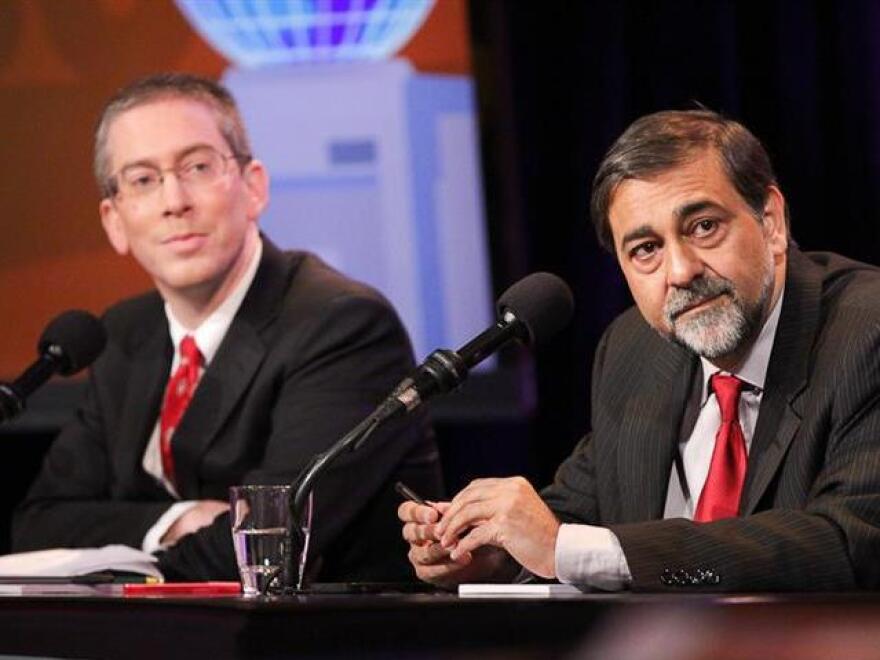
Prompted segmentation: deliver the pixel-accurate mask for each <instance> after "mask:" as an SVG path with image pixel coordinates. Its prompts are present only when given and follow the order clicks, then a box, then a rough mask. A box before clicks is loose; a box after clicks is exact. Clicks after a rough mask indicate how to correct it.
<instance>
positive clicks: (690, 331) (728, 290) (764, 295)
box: [663, 262, 773, 360]
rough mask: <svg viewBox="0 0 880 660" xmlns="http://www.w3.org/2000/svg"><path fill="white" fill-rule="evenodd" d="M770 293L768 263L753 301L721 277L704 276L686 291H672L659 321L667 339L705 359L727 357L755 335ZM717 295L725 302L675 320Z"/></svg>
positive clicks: (771, 278) (771, 284)
mask: <svg viewBox="0 0 880 660" xmlns="http://www.w3.org/2000/svg"><path fill="white" fill-rule="evenodd" d="M772 291H773V267H772V262H771V264H770V266H769V267H768V268H767V270H766V272H765V275H764V281H763V282H762V283H761V291H760V292H759V294H758V299H757V300H755V301H754V302H749V301H747V300H744V299H743V298H742V297H741V296H740V295H739V292H738V291H737V290H736V287H735V286H734V284H733V282H731V281H730V280H728V279H726V278H723V277H712V278H705V277H704V278H700V279H698V280H694V282H693V283H692V284H691V286H689V287H688V288H686V289H673V290H672V291H671V293H670V294H669V296H668V297H667V299H666V304H665V305H664V306H663V318H664V320H665V321H666V324H667V327H668V328H671V332H669V333H668V335H667V339H670V340H671V341H673V342H675V343H676V344H679V345H681V346H684V347H685V348H687V349H689V350H691V351H693V352H694V353H696V354H697V355H701V356H703V357H704V358H706V359H708V360H714V359H717V358H720V357H724V356H726V355H731V354H733V353H734V352H736V351H737V350H739V349H740V348H741V347H742V346H743V345H745V344H746V343H747V342H750V341H752V340H754V339H755V338H756V337H757V336H758V333H759V332H760V331H761V323H762V320H763V317H764V311H765V310H766V308H767V305H768V302H769V300H770V295H771V293H772ZM718 295H726V296H728V298H729V301H728V303H727V304H722V305H720V306H716V307H710V308H709V309H707V310H705V311H699V312H691V313H690V314H688V317H687V318H686V319H682V318H678V315H679V314H680V313H681V312H682V311H683V310H685V309H687V308H688V307H691V306H693V305H694V304H696V303H700V302H702V301H705V300H708V299H710V298H713V297H715V296H718Z"/></svg>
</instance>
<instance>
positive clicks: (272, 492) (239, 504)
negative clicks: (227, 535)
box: [229, 485, 311, 596]
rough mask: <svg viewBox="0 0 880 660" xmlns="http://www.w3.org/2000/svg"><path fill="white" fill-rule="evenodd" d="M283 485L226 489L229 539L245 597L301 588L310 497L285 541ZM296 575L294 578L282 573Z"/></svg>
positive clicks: (286, 517)
mask: <svg viewBox="0 0 880 660" xmlns="http://www.w3.org/2000/svg"><path fill="white" fill-rule="evenodd" d="M290 491H291V489H290V486H289V485H278V486H275V485H268V486H265V485H254V486H232V487H231V488H230V489H229V503H230V507H231V515H230V519H231V521H232V541H233V544H234V547H235V559H236V561H237V563H238V572H239V575H240V576H241V586H242V591H243V593H244V595H245V596H265V595H266V594H269V593H279V592H281V591H282V590H283V589H284V587H286V586H290V585H292V584H293V583H294V582H295V583H296V585H297V586H300V585H301V581H302V577H303V572H304V567H305V560H306V551H307V549H308V540H309V532H310V527H311V497H309V499H308V501H307V506H306V511H304V512H303V515H302V518H303V520H304V521H305V524H302V525H301V526H300V527H301V529H302V532H303V534H302V535H301V536H298V538H296V539H293V540H292V539H291V537H290V495H291V492H290ZM290 571H296V573H297V575H296V577H295V579H294V578H292V577H290V576H289V575H288V573H289V572H290Z"/></svg>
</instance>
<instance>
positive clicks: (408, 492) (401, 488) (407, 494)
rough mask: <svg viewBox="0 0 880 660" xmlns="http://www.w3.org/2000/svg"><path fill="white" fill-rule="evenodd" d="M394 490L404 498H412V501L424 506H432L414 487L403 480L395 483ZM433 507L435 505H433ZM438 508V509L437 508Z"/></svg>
mask: <svg viewBox="0 0 880 660" xmlns="http://www.w3.org/2000/svg"><path fill="white" fill-rule="evenodd" d="M394 490H396V491H397V492H398V494H399V495H400V496H401V497H402V498H404V499H405V500H410V501H411V502H415V503H416V504H421V505H422V506H431V505H430V504H428V503H427V502H426V501H425V498H424V497H422V496H421V495H419V494H418V493H417V492H416V491H414V490H413V489H412V488H410V487H409V486H407V485H406V484H405V483H403V482H402V481H398V482H397V483H396V484H394ZM431 508H433V507H431ZM435 510H436V509H435Z"/></svg>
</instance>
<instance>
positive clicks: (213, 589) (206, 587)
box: [122, 582, 241, 596]
mask: <svg viewBox="0 0 880 660" xmlns="http://www.w3.org/2000/svg"><path fill="white" fill-rule="evenodd" d="M240 593H241V584H239V583H238V582H159V583H157V584H124V585H122V595H123V596H237V595H238V594H240Z"/></svg>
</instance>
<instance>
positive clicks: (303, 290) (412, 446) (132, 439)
mask: <svg viewBox="0 0 880 660" xmlns="http://www.w3.org/2000/svg"><path fill="white" fill-rule="evenodd" d="M263 244H264V246H263V259H262V262H261V263H260V266H259V269H258V271H257V274H256V277H255V280H254V282H253V284H252V285H251V287H250V289H249V290H248V293H247V295H246V297H245V299H244V301H243V303H242V305H241V308H240V309H239V312H238V313H237V315H236V317H235V319H234V321H233V323H232V325H231V326H230V328H229V331H228V332H227V334H226V337H225V338H224V339H223V342H222V344H221V346H220V348H219V350H218V352H217V354H216V356H215V357H214V359H213V361H212V362H211V364H210V365H209V366H208V368H207V370H206V371H205V373H204V375H203V377H202V379H201V381H200V382H199V386H198V388H197V390H196V393H195V396H194V397H193V400H192V402H191V404H190V407H189V408H188V409H187V411H186V413H185V415H184V417H183V419H182V420H181V422H180V425H179V426H178V428H177V430H176V431H175V435H174V442H173V451H174V460H175V466H176V468H177V474H178V479H179V488H178V490H179V492H180V495H181V497H182V498H183V499H185V500H187V499H206V498H213V499H220V500H225V499H226V498H227V497H228V488H229V486H232V485H235V484H246V483H289V482H291V481H292V480H293V479H294V478H295V477H296V475H297V474H298V473H299V471H300V469H301V468H302V467H303V466H304V465H305V464H306V463H307V462H308V460H309V459H310V458H311V457H312V456H313V455H314V454H316V453H317V452H320V451H322V450H324V449H325V448H327V447H328V446H329V445H330V444H331V443H332V442H334V441H335V440H336V439H338V438H339V437H341V436H342V435H343V434H344V433H345V432H347V431H348V430H350V429H351V428H352V427H353V426H354V425H355V424H357V423H358V422H359V421H360V420H361V419H362V418H363V417H364V416H366V415H367V414H368V413H369V411H370V410H371V409H372V408H373V407H374V406H375V405H376V404H377V403H379V402H380V401H381V400H382V398H383V397H384V396H385V395H386V394H387V393H388V391H389V390H390V389H391V388H392V387H393V386H394V385H395V384H396V383H397V381H399V380H400V379H401V378H402V377H403V376H404V375H405V374H406V373H408V371H409V370H410V369H411V368H412V357H411V349H410V345H409V340H408V338H407V336H406V333H405V331H404V330H403V328H402V326H401V324H400V321H399V320H398V318H397V316H396V314H395V313H394V311H393V310H392V308H391V307H390V305H389V304H388V303H387V301H385V300H384V299H383V298H382V297H381V296H380V295H379V294H377V293H376V292H375V291H373V290H372V289H369V288H367V287H365V286H363V285H360V284H357V283H355V282H352V281H351V280H349V279H347V278H345V277H344V276H342V275H341V274H340V273H338V272H336V271H334V270H332V269H331V268H329V267H328V266H326V265H325V264H324V263H322V262H321V261H320V260H318V259H317V258H316V257H314V256H311V255H308V254H306V253H285V254H282V253H281V252H279V251H278V250H277V249H276V248H275V247H274V246H273V245H271V243H269V242H268V241H267V240H265V239H264V241H263ZM104 321H105V324H106V327H107V331H108V334H109V341H108V345H107V348H106V350H105V351H104V353H103V355H102V356H101V358H100V359H99V360H98V361H97V362H96V363H95V366H94V368H93V369H92V373H91V376H90V379H89V387H88V397H87V401H86V403H85V405H84V406H83V407H82V409H81V410H80V411H79V412H78V414H77V418H76V420H75V421H74V422H73V423H71V424H70V425H69V426H67V427H66V428H65V429H64V430H63V431H62V432H61V434H60V435H59V437H58V438H57V439H56V440H55V442H54V443H53V445H52V447H51V449H50V451H49V453H48V455H47V457H46V459H45V462H44V464H43V467H42V471H41V472H40V474H39V475H38V477H37V479H36V481H35V483H34V484H33V486H32V487H31V489H30V492H29V493H28V495H27V498H26V499H25V501H24V503H23V504H22V505H21V506H20V507H19V509H18V511H17V514H16V516H15V520H14V525H13V545H14V549H15V550H16V551H23V550H30V549H36V548H45V547H53V546H67V547H75V546H99V545H104V544H107V543H124V544H127V545H131V546H134V547H140V545H141V542H142V540H143V537H144V535H145V533H146V532H147V530H148V529H149V528H150V527H151V526H152V525H153V524H154V523H155V522H156V520H157V519H158V518H159V516H160V515H161V514H162V513H163V512H164V511H165V510H166V509H167V508H168V506H169V505H170V504H171V503H172V500H171V498H170V496H169V495H168V494H167V493H166V491H165V490H164V489H163V488H161V487H160V486H159V485H158V484H157V483H156V482H155V480H154V479H153V478H152V477H150V476H149V475H148V474H146V473H145V472H144V470H143V469H142V467H141V459H142V457H143V454H144V449H145V447H146V443H147V440H148V439H149V436H150V433H151V431H152V429H153V426H154V424H155V423H156V419H157V416H158V412H159V408H160V404H161V397H162V392H163V389H164V386H165V382H166V380H167V378H168V373H169V369H170V363H171V357H172V346H171V342H170V338H169V335H168V327H167V321H166V319H165V315H164V311H163V303H162V300H161V298H160V297H159V295H158V294H157V293H150V294H147V295H144V296H141V297H138V298H134V299H131V300H128V301H125V302H122V303H121V304H119V305H117V306H115V307H113V308H111V309H110V310H109V311H108V312H107V313H106V315H105V319H104ZM396 479H400V480H402V481H405V482H406V483H408V484H410V485H411V486H412V487H413V488H414V489H416V490H418V491H423V492H424V493H425V494H426V496H430V497H434V496H439V495H440V494H441V492H440V491H441V483H440V473H439V462H438V457H437V452H436V447H435V445H434V441H433V437H432V436H431V435H430V432H429V429H428V428H427V426H426V424H425V421H424V419H422V418H421V417H417V418H415V419H412V418H410V419H408V420H404V421H400V422H398V423H397V424H396V425H389V427H388V428H385V429H383V430H381V431H379V432H378V433H377V434H375V435H374V436H372V437H371V439H370V441H369V442H368V443H367V444H366V445H365V446H364V447H363V448H362V449H361V450H359V451H358V452H356V453H352V454H348V455H346V456H344V457H343V458H342V459H341V460H340V461H338V463H336V464H335V466H334V467H333V468H332V469H330V470H329V472H327V473H326V474H325V476H324V477H323V478H322V479H320V480H319V481H318V482H317V484H316V489H315V497H316V503H315V512H314V536H313V545H312V549H313V550H314V552H312V553H310V554H311V555H312V556H313V557H315V556H320V557H321V558H322V564H321V568H320V571H319V573H318V577H319V578H320V579H322V580H332V581H337V580H340V581H341V580H400V579H405V578H408V577H410V576H411V569H410V568H409V566H408V564H407V561H406V548H405V544H404V543H403V541H402V539H401V537H400V527H399V524H398V523H397V520H396V507H397V504H398V503H399V497H397V496H396V495H395V494H394V493H393V491H392V489H391V487H390V485H389V484H391V483H393V481H394V480H396ZM160 568H161V569H162V570H163V572H164V573H165V574H166V577H170V578H172V579H219V578H228V579H234V578H236V577H237V572H236V567H235V561H234V555H233V551H232V544H231V534H230V531H229V517H228V515H224V516H221V517H219V518H218V519H217V520H216V521H215V522H214V524H213V525H211V526H209V527H207V528H205V529H203V530H202V531H199V532H197V533H195V534H192V535H189V536H187V537H184V538H183V539H181V540H180V542H178V543H177V544H176V545H175V546H174V547H172V548H171V549H169V550H168V551H167V552H165V553H163V554H162V555H161V561H160Z"/></svg>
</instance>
